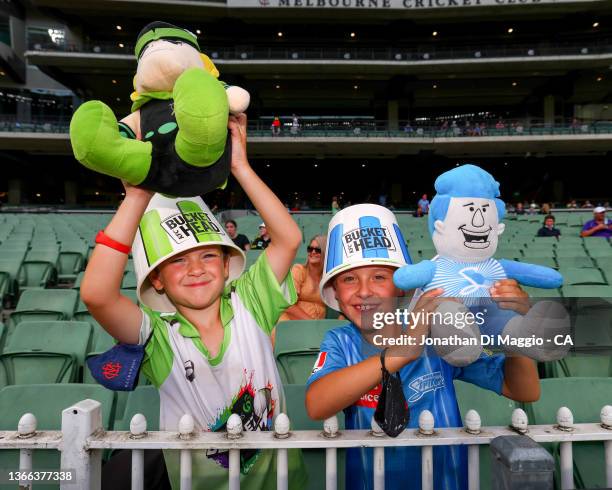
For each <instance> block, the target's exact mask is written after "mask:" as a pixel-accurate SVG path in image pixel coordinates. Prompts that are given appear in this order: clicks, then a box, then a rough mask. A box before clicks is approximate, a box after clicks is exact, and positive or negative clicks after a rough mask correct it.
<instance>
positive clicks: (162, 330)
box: [138, 306, 174, 388]
mask: <svg viewBox="0 0 612 490" xmlns="http://www.w3.org/2000/svg"><path fill="white" fill-rule="evenodd" d="M140 308H141V310H142V315H143V319H142V325H141V326H140V339H139V342H138V343H139V344H144V343H145V342H147V339H149V341H148V342H147V344H146V346H145V355H144V359H143V361H142V368H141V370H142V373H143V374H144V375H145V376H146V377H147V378H148V379H149V381H151V383H153V385H155V386H156V387H157V388H159V387H160V386H161V385H162V384H163V382H164V381H165V380H166V378H167V377H168V375H169V374H170V371H171V370H172V362H173V360H174V355H173V353H172V348H171V347H170V339H169V337H168V327H167V326H166V322H165V321H164V320H163V319H162V318H161V317H160V316H159V313H157V312H154V311H152V310H151V309H150V308H147V307H146V306H141V307H140Z"/></svg>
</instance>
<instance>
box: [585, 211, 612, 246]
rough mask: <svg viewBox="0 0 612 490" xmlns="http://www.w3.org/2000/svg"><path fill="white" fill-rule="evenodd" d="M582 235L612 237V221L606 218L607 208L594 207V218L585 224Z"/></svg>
mask: <svg viewBox="0 0 612 490" xmlns="http://www.w3.org/2000/svg"><path fill="white" fill-rule="evenodd" d="M580 236H581V237H588V236H597V237H604V238H610V237H612V223H610V220H609V219H607V218H606V208H604V207H603V206H598V207H596V208H595V209H593V219H592V220H590V221H587V222H586V223H585V224H584V226H583V227H582V231H581V232H580Z"/></svg>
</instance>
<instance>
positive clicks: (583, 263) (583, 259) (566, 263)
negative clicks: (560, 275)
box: [557, 254, 594, 268]
mask: <svg viewBox="0 0 612 490" xmlns="http://www.w3.org/2000/svg"><path fill="white" fill-rule="evenodd" d="M557 263H558V264H559V267H561V268H564V267H593V265H594V264H593V261H592V260H591V258H590V257H588V256H587V255H586V254H584V255H582V256H577V257H559V256H557Z"/></svg>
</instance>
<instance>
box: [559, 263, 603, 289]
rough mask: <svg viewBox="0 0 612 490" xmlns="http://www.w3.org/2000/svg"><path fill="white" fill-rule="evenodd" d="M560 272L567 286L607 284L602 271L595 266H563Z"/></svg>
mask: <svg viewBox="0 0 612 490" xmlns="http://www.w3.org/2000/svg"><path fill="white" fill-rule="evenodd" d="M559 272H560V273H561V274H562V275H563V284H565V285H567V286H572V285H580V284H584V285H587V284H588V285H605V284H607V282H606V280H605V278H604V277H603V276H602V274H601V272H600V271H599V270H598V269H595V268H593V267H591V268H587V267H561V268H560V269H559Z"/></svg>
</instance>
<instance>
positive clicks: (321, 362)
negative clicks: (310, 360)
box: [312, 352, 327, 374]
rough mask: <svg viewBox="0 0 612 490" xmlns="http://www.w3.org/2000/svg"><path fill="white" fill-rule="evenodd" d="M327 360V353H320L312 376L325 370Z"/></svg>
mask: <svg viewBox="0 0 612 490" xmlns="http://www.w3.org/2000/svg"><path fill="white" fill-rule="evenodd" d="M326 359H327V352H319V356H318V357H317V360H316V361H315V363H314V366H313V367H312V374H314V373H316V372H317V371H320V370H321V369H323V366H325V360H326Z"/></svg>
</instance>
